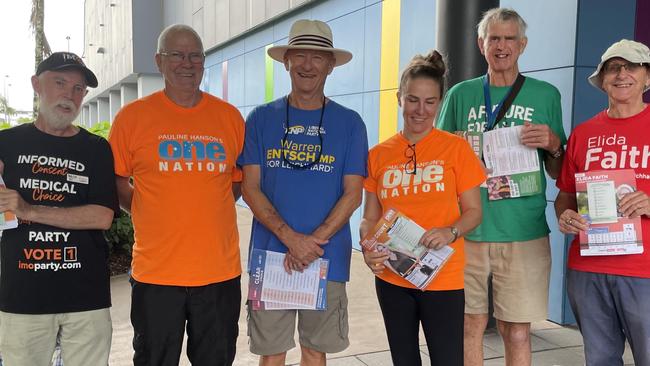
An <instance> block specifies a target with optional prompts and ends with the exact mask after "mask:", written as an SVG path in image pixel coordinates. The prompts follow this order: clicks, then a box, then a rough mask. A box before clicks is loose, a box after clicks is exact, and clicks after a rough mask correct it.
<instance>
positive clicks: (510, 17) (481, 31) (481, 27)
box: [476, 8, 528, 39]
mask: <svg viewBox="0 0 650 366" xmlns="http://www.w3.org/2000/svg"><path fill="white" fill-rule="evenodd" d="M495 22H500V23H503V22H515V23H517V26H519V37H521V38H525V37H526V27H528V25H527V24H526V22H525V21H524V19H523V18H522V17H521V16H520V15H519V13H517V12H516V11H514V10H513V9H508V8H493V9H490V10H488V11H486V12H485V13H483V18H481V21H480V22H479V23H478V25H477V26H476V32H477V33H478V37H479V38H481V39H485V38H487V30H488V25H490V24H492V23H495Z"/></svg>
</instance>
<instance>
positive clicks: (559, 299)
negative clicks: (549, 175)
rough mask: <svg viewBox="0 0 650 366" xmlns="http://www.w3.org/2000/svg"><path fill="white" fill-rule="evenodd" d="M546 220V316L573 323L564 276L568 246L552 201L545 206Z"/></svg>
mask: <svg viewBox="0 0 650 366" xmlns="http://www.w3.org/2000/svg"><path fill="white" fill-rule="evenodd" d="M546 221H547V222H548V226H549V227H550V229H551V234H550V235H549V239H550V242H551V277H550V286H549V291H548V316H549V319H550V320H552V321H554V322H556V323H560V324H568V323H575V318H574V317H573V313H572V312H571V309H570V307H569V300H568V298H567V295H566V280H565V276H564V272H565V269H566V262H567V258H568V254H567V250H568V248H569V246H568V242H567V241H566V240H565V237H564V234H562V233H561V232H560V231H559V230H558V226H557V218H556V216H555V208H554V207H553V202H549V203H548V204H547V206H546Z"/></svg>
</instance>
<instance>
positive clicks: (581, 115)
mask: <svg viewBox="0 0 650 366" xmlns="http://www.w3.org/2000/svg"><path fill="white" fill-rule="evenodd" d="M598 60H600V57H599V58H598ZM595 70H596V67H595V66H594V67H576V82H575V88H576V97H575V100H574V102H573V103H574V104H573V121H574V127H575V126H577V125H579V124H581V123H582V122H584V121H586V120H588V119H589V118H591V117H593V116H594V115H595V114H596V113H598V112H600V111H602V110H603V109H605V108H607V95H606V94H605V92H603V91H601V90H600V89H596V88H594V87H593V86H591V84H589V82H588V81H587V77H588V76H589V75H591V74H592V73H593V72H594V71H595Z"/></svg>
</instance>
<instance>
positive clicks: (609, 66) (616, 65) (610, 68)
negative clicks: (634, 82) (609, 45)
mask: <svg viewBox="0 0 650 366" xmlns="http://www.w3.org/2000/svg"><path fill="white" fill-rule="evenodd" d="M646 65H647V64H644V63H642V62H616V61H613V62H608V63H606V64H605V66H604V67H603V72H604V73H605V74H608V75H618V73H619V72H621V69H623V68H625V70H626V71H627V72H635V71H637V70H639V69H641V68H643V67H645V66H646Z"/></svg>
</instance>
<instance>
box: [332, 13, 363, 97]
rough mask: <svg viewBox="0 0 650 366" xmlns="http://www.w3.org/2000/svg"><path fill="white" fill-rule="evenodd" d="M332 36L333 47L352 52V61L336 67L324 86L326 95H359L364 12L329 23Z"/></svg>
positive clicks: (361, 73)
mask: <svg viewBox="0 0 650 366" xmlns="http://www.w3.org/2000/svg"><path fill="white" fill-rule="evenodd" d="M329 25H330V27H331V28H332V33H333V34H334V47H337V48H342V49H345V50H348V51H350V52H352V56H353V57H352V60H350V62H348V63H347V64H345V65H342V66H339V67H336V68H335V69H334V71H333V72H332V74H331V75H330V77H329V78H328V82H327V83H326V84H325V94H326V95H340V94H351V93H360V92H362V91H363V89H362V88H363V76H364V73H363V65H364V59H363V56H364V53H363V49H364V47H363V36H364V12H363V11H357V12H354V13H351V14H348V15H346V16H344V17H342V18H338V19H335V20H332V21H331V22H329Z"/></svg>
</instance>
